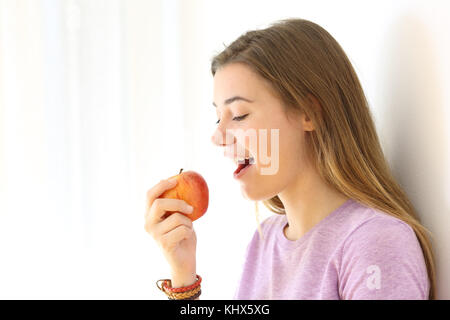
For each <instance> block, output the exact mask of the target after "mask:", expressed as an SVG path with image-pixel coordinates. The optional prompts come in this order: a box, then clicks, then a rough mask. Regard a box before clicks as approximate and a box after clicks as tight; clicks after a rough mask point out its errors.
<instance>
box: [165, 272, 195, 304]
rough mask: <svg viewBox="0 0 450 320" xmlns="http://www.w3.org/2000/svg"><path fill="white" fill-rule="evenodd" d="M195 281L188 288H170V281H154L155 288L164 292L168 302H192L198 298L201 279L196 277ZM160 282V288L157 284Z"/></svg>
mask: <svg viewBox="0 0 450 320" xmlns="http://www.w3.org/2000/svg"><path fill="white" fill-rule="evenodd" d="M196 278H197V280H196V281H195V283H193V284H192V285H190V286H187V287H180V288H172V281H171V280H170V279H160V280H158V281H156V286H157V287H158V289H159V290H161V291H162V292H164V293H165V294H166V295H167V296H168V297H169V299H170V300H193V299H195V298H197V297H198V296H200V293H201V290H200V283H201V282H202V277H200V276H199V275H196ZM161 281H162V286H160V285H159V282H161Z"/></svg>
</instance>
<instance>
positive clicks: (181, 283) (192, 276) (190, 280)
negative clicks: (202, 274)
mask: <svg viewBox="0 0 450 320" xmlns="http://www.w3.org/2000/svg"><path fill="white" fill-rule="evenodd" d="M195 281H197V274H196V273H195V271H191V272H183V273H178V272H172V277H171V283H172V288H181V287H187V286H190V285H192V284H194V283H195Z"/></svg>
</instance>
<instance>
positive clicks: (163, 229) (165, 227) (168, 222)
mask: <svg viewBox="0 0 450 320" xmlns="http://www.w3.org/2000/svg"><path fill="white" fill-rule="evenodd" d="M181 225H184V226H186V227H188V228H192V220H191V219H189V218H188V217H186V216H185V215H183V214H181V213H179V212H175V213H174V214H171V215H170V216H169V217H167V218H166V219H164V220H163V221H161V222H160V223H158V224H156V226H155V234H156V236H158V235H164V234H166V233H168V232H170V231H172V230H174V229H175V228H177V227H179V226H181Z"/></svg>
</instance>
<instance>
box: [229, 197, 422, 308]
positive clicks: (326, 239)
mask: <svg viewBox="0 0 450 320" xmlns="http://www.w3.org/2000/svg"><path fill="white" fill-rule="evenodd" d="M286 224H287V220H286V216H285V215H278V214H275V215H273V216H271V217H269V218H267V219H265V220H264V221H263V222H262V223H261V230H262V233H263V240H261V239H260V237H259V233H258V232H257V231H255V234H254V235H253V238H252V240H251V241H250V243H249V245H248V247H247V252H246V259H245V263H244V268H243V271H242V276H241V279H240V283H239V286H238V288H237V290H236V293H235V296H234V299H242V300H266V299H271V300H278V299H283V300H292V299H327V300H331V299H333V300H334V299H360V300H363V299H377V300H385V299H386V300H387V299H428V292H429V281H428V275H427V269H426V265H425V261H424V256H423V253H422V250H421V247H420V243H419V241H418V239H417V237H416V235H415V233H414V231H413V229H412V228H411V227H410V226H409V225H408V224H407V223H405V222H403V221H401V220H400V219H397V218H395V217H392V216H390V215H388V214H387V213H384V212H382V211H379V210H376V209H373V208H370V207H367V206H365V205H363V204H361V203H359V202H357V201H355V200H352V199H349V200H348V201H347V202H345V203H344V204H343V205H341V206H340V207H339V208H338V209H336V210H334V211H333V212H332V213H331V214H329V215H328V216H326V217H325V218H324V219H322V220H321V221H320V222H319V223H318V224H316V225H315V226H314V227H313V228H312V229H310V230H309V231H308V232H307V233H305V234H304V235H303V236H302V237H301V238H300V239H298V240H296V241H291V240H289V239H287V238H286V237H285V235H284V233H283V229H284V227H285V225H286Z"/></svg>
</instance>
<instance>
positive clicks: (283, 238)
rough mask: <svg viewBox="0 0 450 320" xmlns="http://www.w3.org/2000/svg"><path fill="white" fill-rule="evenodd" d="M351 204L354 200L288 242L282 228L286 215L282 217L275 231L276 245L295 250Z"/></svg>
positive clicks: (284, 224) (350, 200)
mask: <svg viewBox="0 0 450 320" xmlns="http://www.w3.org/2000/svg"><path fill="white" fill-rule="evenodd" d="M352 203H354V200H353V199H351V198H349V199H348V200H347V201H346V202H344V203H343V204H342V205H341V206H340V207H338V208H337V209H335V210H334V211H332V212H331V213H330V214H329V215H327V216H326V217H325V218H323V219H322V220H320V221H319V222H318V223H317V224H316V225H314V226H313V227H312V228H311V229H309V230H308V231H307V232H306V233H305V234H304V235H303V236H302V237H301V238H300V239H297V240H289V239H288V238H286V236H285V235H284V231H283V230H284V228H285V227H286V225H287V223H288V221H287V218H286V215H283V218H282V220H281V224H280V225H278V230H277V240H278V243H279V244H280V245H281V246H282V247H285V248H295V247H298V246H300V245H302V244H303V243H304V242H305V241H306V240H308V238H309V237H310V236H311V234H313V233H314V231H315V230H317V229H318V228H319V227H321V226H323V225H324V224H325V223H327V222H328V221H329V220H330V219H331V218H333V217H334V216H335V215H337V214H338V213H340V212H342V211H343V210H345V209H346V208H347V207H348V206H350V205H351V204H352Z"/></svg>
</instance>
